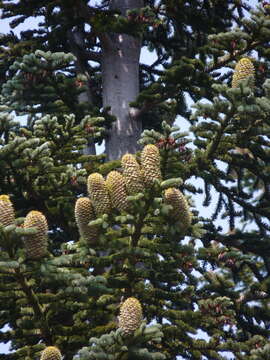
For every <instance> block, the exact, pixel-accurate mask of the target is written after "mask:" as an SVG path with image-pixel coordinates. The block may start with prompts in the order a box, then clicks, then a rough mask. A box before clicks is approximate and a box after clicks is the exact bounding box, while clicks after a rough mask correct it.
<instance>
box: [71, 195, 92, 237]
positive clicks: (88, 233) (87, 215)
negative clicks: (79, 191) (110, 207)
mask: <svg viewBox="0 0 270 360" xmlns="http://www.w3.org/2000/svg"><path fill="white" fill-rule="evenodd" d="M95 219H96V215H95V211H94V206H93V204H92V202H91V200H90V199H89V198H88V197H82V198H79V199H77V201H76V204H75V220H76V224H77V226H78V228H79V233H80V236H81V237H82V238H83V239H85V240H86V241H87V242H88V243H93V242H95V240H96V239H97V236H98V229H97V228H96V227H95V226H89V225H88V224H89V222H90V221H92V220H95Z"/></svg>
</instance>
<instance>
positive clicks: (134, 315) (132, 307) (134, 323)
mask: <svg viewBox="0 0 270 360" xmlns="http://www.w3.org/2000/svg"><path fill="white" fill-rule="evenodd" d="M118 320H119V327H120V328H121V329H122V330H123V331H124V333H125V334H127V335H129V334H132V333H133V332H134V331H135V330H136V329H137V328H138V327H139V326H140V325H141V322H142V306H141V304H140V302H139V300H137V299H136V298H134V297H130V298H128V299H127V300H125V301H124V303H123V304H122V306H121V308H120V315H119V318H118Z"/></svg>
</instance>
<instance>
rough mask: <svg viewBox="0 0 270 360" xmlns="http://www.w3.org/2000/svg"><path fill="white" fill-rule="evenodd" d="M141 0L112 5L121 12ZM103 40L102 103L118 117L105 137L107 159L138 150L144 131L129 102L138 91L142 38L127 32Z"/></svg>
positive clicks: (115, 0) (118, 1)
mask: <svg viewBox="0 0 270 360" xmlns="http://www.w3.org/2000/svg"><path fill="white" fill-rule="evenodd" d="M141 6H142V1H141V0H112V1H111V6H110V8H111V9H118V10H120V11H121V13H122V15H125V14H126V11H127V10H128V9H134V8H140V7H141ZM101 43H102V87H103V107H104V108H105V107H110V108H111V113H112V114H113V115H114V116H115V117H116V121H115V122H114V123H113V124H112V128H111V129H110V131H109V135H108V138H107V139H106V143H105V149H106V154H107V159H108V160H115V159H119V158H120V157H121V156H122V155H123V154H125V153H135V152H136V151H138V149H139V146H138V144H137V141H138V139H139V137H140V135H141V132H142V125H141V122H140V121H138V120H137V119H135V117H132V116H131V112H130V106H129V103H130V102H131V101H134V100H135V99H136V97H137V96H138V94H139V58H140V51H141V41H140V39H138V38H134V37H132V36H129V35H125V34H116V33H110V34H106V36H105V37H104V38H102V40H101Z"/></svg>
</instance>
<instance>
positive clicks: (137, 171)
mask: <svg viewBox="0 0 270 360" xmlns="http://www.w3.org/2000/svg"><path fill="white" fill-rule="evenodd" d="M121 165H122V169H123V176H124V179H125V183H126V189H127V193H128V194H129V195H133V194H137V193H139V192H143V190H144V185H143V174H142V171H141V168H140V165H139V164H138V162H137V160H136V159H135V157H134V156H133V155H132V154H126V155H124V156H123V157H122V161H121Z"/></svg>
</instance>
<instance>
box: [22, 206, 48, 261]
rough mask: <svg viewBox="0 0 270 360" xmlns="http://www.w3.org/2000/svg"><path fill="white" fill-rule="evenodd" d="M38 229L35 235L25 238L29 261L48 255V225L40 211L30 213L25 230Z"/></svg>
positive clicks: (26, 219)
mask: <svg viewBox="0 0 270 360" xmlns="http://www.w3.org/2000/svg"><path fill="white" fill-rule="evenodd" d="M31 227H36V228H37V230H38V231H37V233H36V234H35V235H30V236H29V235H28V236H25V239H24V244H25V249H26V254H27V257H28V258H29V259H39V258H41V257H43V256H45V255H46V252H47V246H48V224H47V220H46V218H45V216H44V215H43V214H42V213H41V212H39V211H30V212H29V213H28V214H27V216H26V218H25V221H24V228H26V229H27V228H31Z"/></svg>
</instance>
